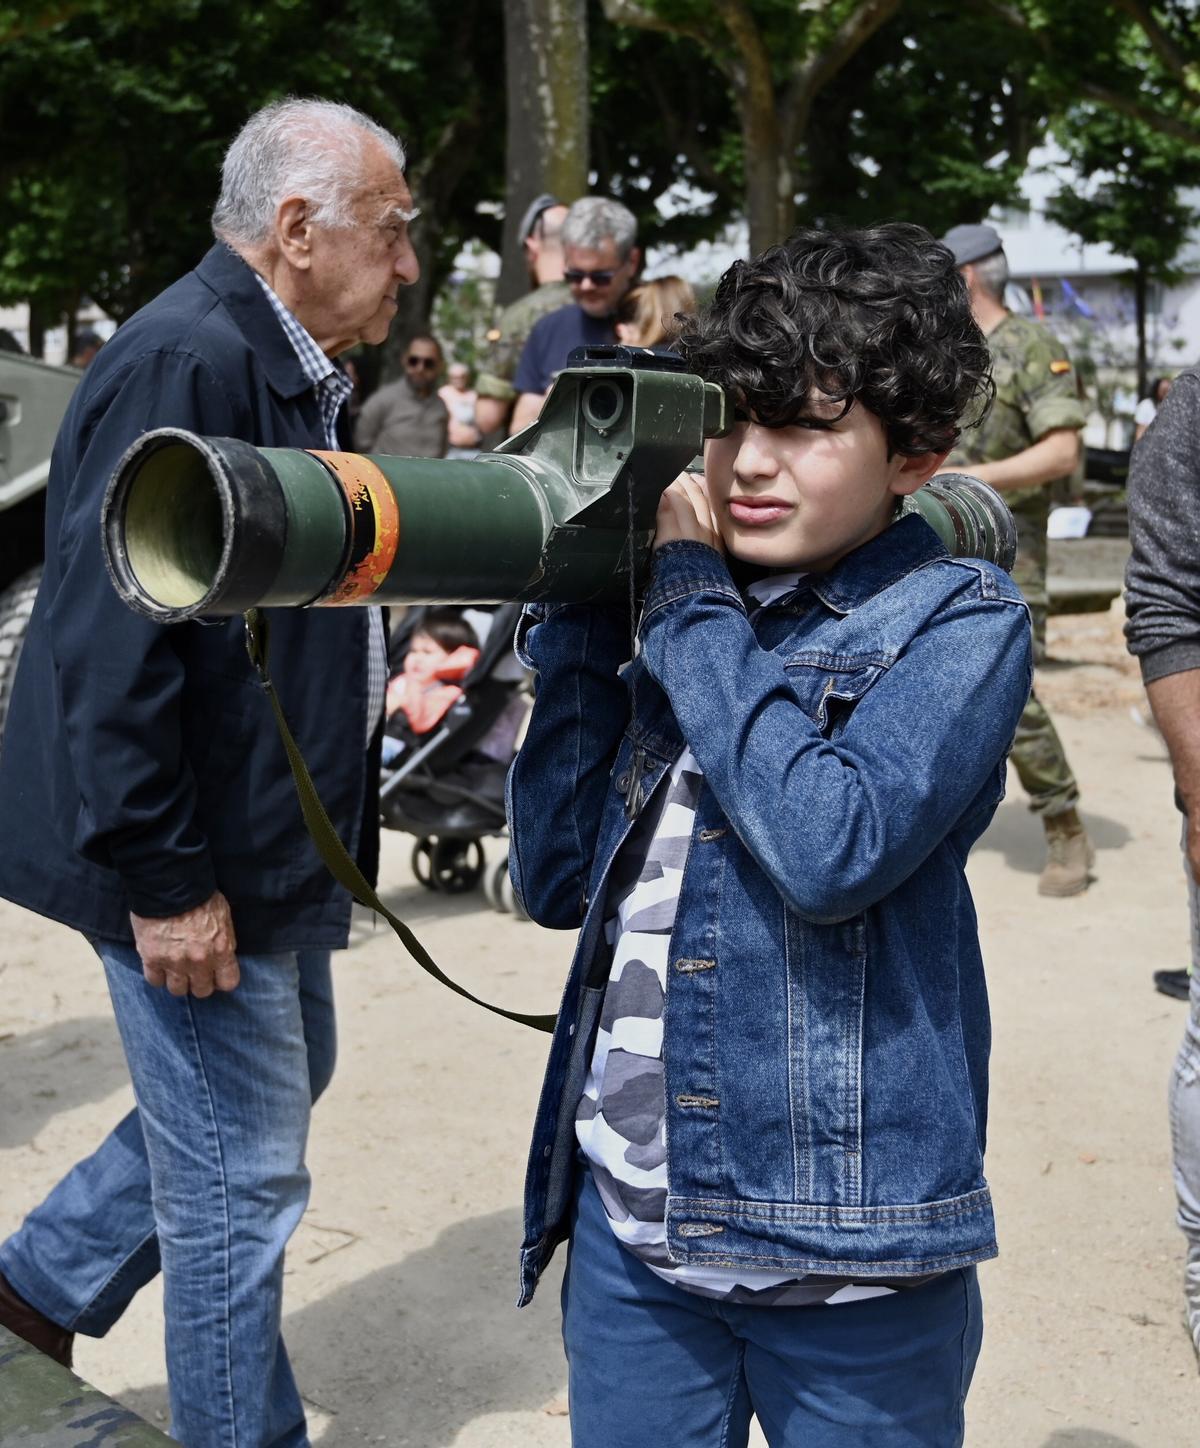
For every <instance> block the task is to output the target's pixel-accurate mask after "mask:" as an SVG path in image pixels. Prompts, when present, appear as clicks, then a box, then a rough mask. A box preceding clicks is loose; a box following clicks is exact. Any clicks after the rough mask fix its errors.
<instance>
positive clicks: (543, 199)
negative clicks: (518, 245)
mask: <svg viewBox="0 0 1200 1448" xmlns="http://www.w3.org/2000/svg"><path fill="white" fill-rule="evenodd" d="M561 204H562V203H561V202H560V201H559V199H558V197H557V196H551V195H550V193H549V191H543V192H542V194H541V195H540V196H538V197H535V198H534V200H533V201H531V202H530V203H529V205H528V206H527V207H526V208H525V214H524V216H522V217H521V224H520V226H518V227H517V240H518V241H528V240H529V238H530V236H531V235H532V234H533V228H534V227H535V226H536V225H537V221H538V217H539V216H540V215H541V214H542V212H543V211H549V210H550V208H551V207H552V206H560V205H561Z"/></svg>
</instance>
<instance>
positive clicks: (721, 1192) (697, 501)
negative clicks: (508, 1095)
mask: <svg viewBox="0 0 1200 1448" xmlns="http://www.w3.org/2000/svg"><path fill="white" fill-rule="evenodd" d="M682 347H683V350H684V352H685V355H686V356H687V357H688V359H689V361H690V364H691V367H692V368H693V370H694V371H696V372H698V373H700V374H701V375H702V376H704V377H706V378H707V379H709V380H710V381H714V382H719V383H721V384H722V385H723V386H724V387H725V388H726V389H727V391H728V392H729V393H730V395H731V397H732V398H733V400H734V402H735V404H736V407H737V409H738V419H739V420H738V421H737V422H736V424H735V426H734V427H733V429H732V431H731V432H730V433H729V435H728V436H726V437H723V438H719V439H715V440H713V441H711V442H710V443H709V445H708V448H707V452H706V458H705V473H704V481H703V483H701V482H700V481H699V480H697V479H692V478H689V477H686V476H685V477H684V478H681V479H679V480H678V481H677V482H675V483H674V484H672V485H671V487H670V488H668V489H667V491H666V492H665V493H664V495H663V498H662V503H661V506H660V509H659V513H658V523H657V535H656V538H655V544H654V549H655V551H654V556H653V569H652V576H651V579H650V583H649V588H648V592H647V594H646V598H645V601H644V606H643V610H642V615H641V623H640V627H639V631H638V648H637V650H636V653H635V658H634V660H633V662H632V663H630V664H627V665H625V666H624V667H623V666H622V665H623V661H624V660H625V658H626V656H627V654H628V652H629V638H628V625H627V621H625V620H622V619H621V618H620V617H619V616H618V615H617V612H616V611H612V612H608V611H606V610H603V609H600V608H591V607H580V606H562V607H551V608H535V609H531V610H529V611H527V614H526V616H525V618H524V620H523V624H522V629H521V632H520V633H519V635H518V642H519V647H520V650H521V652H522V653H523V655H524V657H525V658H526V660H527V662H528V663H529V665H530V666H531V667H532V668H534V669H536V670H537V674H538V695H537V702H536V704H535V706H534V710H533V714H532V718H531V721H530V727H529V733H528V737H527V740H526V743H525V746H524V748H523V750H522V752H521V754H520V755H519V756H518V759H517V763H516V765H515V766H514V769H513V771H512V774H511V776H510V783H509V791H510V797H509V798H510V821H511V828H512V850H511V857H512V874H513V880H514V884H515V885H516V888H517V890H518V892H519V894H520V896H521V899H522V900H523V902H524V904H525V907H526V909H527V910H528V911H529V913H530V914H531V915H532V916H533V918H534V919H535V920H538V921H540V922H541V923H542V924H545V925H550V926H556V927H560V928H564V929H567V928H571V929H573V928H577V927H580V926H582V929H581V932H580V936H579V944H578V948H577V951H576V955H575V961H574V965H573V966H572V969H571V974H570V977H569V979H568V982H567V987H566V992H565V995H564V999H563V1004H562V1008H561V1012H560V1016H559V1023H558V1028H557V1031H556V1033H555V1037H554V1041H553V1044H552V1046H551V1050H550V1061H549V1067H548V1071H547V1077H546V1082H545V1086H544V1088H543V1092H542V1098H541V1105H540V1107H539V1111H538V1118H537V1124H536V1127H535V1132H534V1141H533V1149H532V1153H531V1157H530V1165H529V1175H528V1182H527V1200H526V1240H525V1246H524V1250H523V1253H522V1270H523V1283H522V1289H523V1300H528V1298H529V1296H530V1295H531V1294H532V1291H533V1288H534V1284H535V1282H536V1280H537V1277H538V1275H539V1274H540V1272H541V1271H542V1269H543V1268H544V1267H545V1265H546V1263H547V1261H548V1259H549V1257H550V1254H551V1252H552V1251H553V1249H554V1247H555V1245H556V1244H557V1243H558V1242H559V1241H560V1240H562V1238H563V1237H565V1236H568V1235H569V1236H570V1239H571V1246H570V1253H569V1257H568V1261H567V1269H566V1276H565V1279H564V1284H563V1336H564V1341H565V1344H566V1350H567V1357H568V1361H569V1366H570V1405H571V1422H572V1442H573V1444H574V1445H575V1448H645V1445H650V1444H661V1445H670V1448H693V1445H695V1448H700V1445H712V1448H717V1445H736V1444H745V1443H746V1442H747V1434H748V1429H749V1422H750V1419H751V1417H752V1416H757V1417H758V1419H759V1421H760V1423H761V1425H762V1427H763V1430H764V1432H765V1434H766V1437H767V1440H768V1442H769V1443H770V1444H771V1445H773V1448H777V1445H796V1448H799V1445H804V1448H835V1445H836V1448H862V1445H864V1444H870V1445H871V1448H900V1445H906V1448H912V1445H921V1448H940V1445H951V1444H961V1443H962V1439H963V1403H964V1400H965V1397H966V1392H967V1388H968V1385H969V1383H970V1379H971V1374H972V1370H973V1368H974V1364H975V1359H976V1356H977V1354H978V1351H979V1345H980V1337H981V1317H980V1300H979V1289H978V1285H977V1283H976V1267H975V1264H976V1263H978V1262H981V1261H983V1260H985V1259H987V1258H989V1257H991V1256H993V1255H994V1254H995V1251H996V1245H995V1237H994V1228H993V1222H992V1207H991V1198H990V1194H989V1191H988V1187H987V1183H986V1181H985V1179H984V1175H983V1149H984V1136H985V1121H986V1111H987V1056H988V1047H989V1027H988V1011H987V998H986V992H985V987H984V979H983V968H982V962H981V959H980V952H979V943H978V936H977V930H976V921H975V913H974V909H973V906H972V903H971V896H970V891H969V890H968V887H967V882H966V877H965V874H964V865H965V862H966V858H967V852H968V851H969V849H970V847H971V845H972V844H973V843H974V841H975V840H976V839H977V838H978V837H979V835H980V834H981V833H982V831H983V829H984V828H985V827H986V825H987V823H988V821H989V820H990V819H991V817H992V814H993V812H994V811H995V808H996V805H997V804H998V802H999V800H1000V798H1001V796H1002V793H1003V786H1004V769H1005V756H1006V753H1007V751H1008V748H1009V745H1010V743H1011V741H1012V737H1013V733H1014V731H1015V729H1016V725H1017V720H1018V718H1019V717H1020V713H1021V709H1022V706H1023V705H1024V703H1025V698H1026V696H1027V694H1028V691H1029V685H1030V678H1031V668H1032V666H1031V648H1030V636H1029V618H1028V612H1027V610H1026V608H1025V606H1024V604H1023V602H1022V600H1021V597H1020V594H1019V593H1018V592H1017V590H1016V588H1015V587H1014V586H1013V585H1012V583H1011V582H1010V580H1009V579H1008V578H1007V577H1006V576H1005V575H1004V574H1003V573H1001V572H1000V571H999V570H998V569H996V568H993V567H992V566H990V565H989V564H987V563H984V562H981V561H978V560H971V559H960V558H951V557H949V556H948V555H947V553H946V551H945V549H944V548H943V547H942V545H941V543H940V542H939V541H938V539H937V538H936V536H935V535H934V533H933V531H932V530H931V529H930V528H929V527H928V526H927V525H926V524H925V522H924V521H923V520H922V519H921V518H920V517H919V516H917V515H911V514H910V515H906V516H899V517H898V516H897V511H898V505H899V504H900V503H901V501H902V499H903V498H904V497H905V496H906V495H908V494H910V493H912V492H914V491H915V490H916V489H917V488H918V487H920V486H921V484H922V483H923V482H925V481H926V479H928V478H929V477H930V476H931V474H932V473H933V472H935V471H936V469H937V467H938V465H939V464H940V462H941V461H942V459H943V458H944V457H945V455H946V453H947V451H948V450H949V448H950V447H951V446H952V444H953V443H954V441H955V439H956V437H957V435H958V429H959V420H960V418H963V417H964V415H967V416H968V417H969V416H970V415H971V414H972V412H973V411H977V410H978V408H979V406H980V405H981V404H986V402H987V400H988V397H989V394H990V386H991V384H990V376H989V372H988V361H987V349H986V345H985V343H984V340H983V337H982V335H981V334H980V332H979V329H978V328H977V327H976V325H975V323H974V322H973V321H972V319H971V313H970V307H969V304H968V299H967V294H966V290H965V288H964V285H963V282H962V279H961V278H960V277H959V275H958V272H957V270H956V269H955V265H954V259H953V257H952V256H951V254H950V252H949V251H948V250H946V248H945V247H943V246H941V245H940V243H938V242H936V241H934V240H933V238H932V237H931V236H929V234H928V233H927V232H925V231H923V230H922V229H921V228H919V227H915V226H906V225H888V226H880V227H876V228H874V229H871V230H866V231H843V232H820V231H802V232H799V233H797V234H796V235H795V236H794V237H792V239H791V240H790V241H788V242H786V243H785V244H783V245H781V246H777V247H773V248H771V249H770V250H769V251H767V252H764V253H763V255H762V256H760V257H758V258H756V259H755V260H754V261H751V262H749V263H738V264H737V265H735V266H734V267H732V268H731V269H730V271H728V272H727V273H726V274H725V276H724V277H723V278H722V280H721V283H720V285H719V287H718V289H717V293H716V297H715V300H714V303H713V305H712V307H711V308H710V310H709V311H708V313H707V314H706V315H705V316H703V317H702V318H701V319H700V320H699V322H698V323H697V324H696V325H695V326H694V327H693V328H692V329H691V330H690V331H688V332H685V335H684V337H683V339H682Z"/></svg>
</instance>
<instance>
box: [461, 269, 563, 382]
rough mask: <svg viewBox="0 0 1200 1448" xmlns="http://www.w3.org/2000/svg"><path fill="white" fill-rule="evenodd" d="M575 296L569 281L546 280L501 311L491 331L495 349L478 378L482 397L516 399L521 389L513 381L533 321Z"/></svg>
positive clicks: (490, 336)
mask: <svg viewBox="0 0 1200 1448" xmlns="http://www.w3.org/2000/svg"><path fill="white" fill-rule="evenodd" d="M570 300H571V288H570V287H569V286H568V285H567V284H566V282H543V283H542V285H541V286H540V287H536V288H535V289H534V290H533V291H532V292H530V293H529V294H528V295H527V296H524V297H518V298H517V300H516V301H515V302H511V303H510V304H509V305H508V306H507V307H505V308H504V310H503V311H502V312H501V313H500V315H499V317H497V319H496V325H495V326H494V327H493V328H492V329H491V331H490V332H489V333H488V334H487V340H488V342H489V343H490V344H491V350H490V351H489V352H488V355H487V356H486V357H485V358H484V360H483V363H482V368H483V370H482V371H481V372H480V374H479V377H478V378H477V380H476V382H475V391H476V392H477V393H478V394H479V396H480V397H494V398H495V399H496V400H497V401H499V402H512V401H514V400H515V399H516V396H517V390H516V388H515V387H514V386H513V385H512V382H513V378H514V377H515V376H516V375H517V363H518V362H519V361H520V360H521V351H522V349H523V348H524V346H525V342H526V339H527V338H528V336H529V334H530V332H532V331H533V324H534V323H535V322H538V321H540V320H541V319H542V318H543V317H545V316H547V315H548V314H549V313H550V312H556V311H558V309H559V307H565V306H566V305H567V303H568V302H569V301H570Z"/></svg>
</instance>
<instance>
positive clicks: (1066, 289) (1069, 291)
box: [1062, 277, 1096, 317]
mask: <svg viewBox="0 0 1200 1448" xmlns="http://www.w3.org/2000/svg"><path fill="white" fill-rule="evenodd" d="M1062 294H1063V301H1064V302H1066V304H1067V305H1068V306H1069V307H1074V308H1075V310H1076V311H1077V312H1078V313H1079V315H1080V316H1081V317H1094V316H1095V315H1096V314H1095V312H1094V311H1093V310H1092V309H1091V307H1089V306H1088V304H1087V303H1086V302H1085V301H1084V300H1083V298H1082V297H1081V296H1080V295H1079V293H1078V292H1077V291H1076V290H1075V288H1074V287H1073V286H1072V285H1071V283H1070V282H1069V281H1068V280H1067V279H1066V277H1063V278H1062Z"/></svg>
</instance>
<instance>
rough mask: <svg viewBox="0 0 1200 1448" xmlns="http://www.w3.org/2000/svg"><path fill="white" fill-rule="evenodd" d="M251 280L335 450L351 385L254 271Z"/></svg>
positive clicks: (352, 385) (352, 389) (351, 390)
mask: <svg viewBox="0 0 1200 1448" xmlns="http://www.w3.org/2000/svg"><path fill="white" fill-rule="evenodd" d="M254 279H255V281H256V282H257V283H258V284H259V286H260V287H262V289H263V293H264V295H265V296H266V298H267V301H268V302H270V304H271V310H272V311H273V312H274V313H275V315H276V317H277V318H278V319H279V325H280V326H281V327H282V328H283V330H284V333H285V335H286V336H287V339H288V341H289V342H290V343H291V344H292V349H293V351H294V352H295V353H296V360H297V361H298V362H299V363H300V366H301V368H302V369H303V371H304V375H305V376H306V377H307V378H308V380H309V381H310V382H311V383H312V385H313V387H314V389H315V390H316V394H317V400H318V401H319V402H320V404H321V416H322V419H323V420H324V423H325V432H326V441H327V442H328V443H329V446H330V447H332V448H336V447H337V445H338V442H337V415H338V413H339V412H340V411H341V408H342V404H343V403H344V402H345V401H346V399H347V398H348V397H349V396H350V394H351V393H352V392H353V391H354V383H353V382H351V381H350V379H349V377H347V376H346V374H345V373H344V372H343V371H342V369H341V368H340V367H335V366H334V364H333V362H332V360H331V359H330V358H329V357H327V356H326V355H325V353H324V352H322V351H321V349H320V347H318V346H317V344H316V342H314V341H313V339H312V335H311V333H310V332H309V331H308V330H307V328H306V327H305V326H304V325H303V324H302V323H301V322H300V321H299V319H298V318H297V317H296V316H295V314H294V313H293V312H292V311H290V310H289V308H287V307H286V306H284V304H283V302H281V301H280V300H279V298H278V297H277V296H276V294H275V292H274V291H273V290H272V289H271V287H270V286H269V285H268V284H267V283H266V282H265V281H263V279H262V277H260V276H259V274H258V273H257V272H255V273H254Z"/></svg>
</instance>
